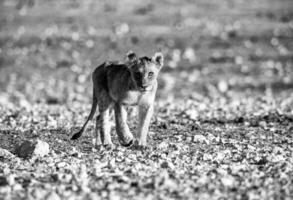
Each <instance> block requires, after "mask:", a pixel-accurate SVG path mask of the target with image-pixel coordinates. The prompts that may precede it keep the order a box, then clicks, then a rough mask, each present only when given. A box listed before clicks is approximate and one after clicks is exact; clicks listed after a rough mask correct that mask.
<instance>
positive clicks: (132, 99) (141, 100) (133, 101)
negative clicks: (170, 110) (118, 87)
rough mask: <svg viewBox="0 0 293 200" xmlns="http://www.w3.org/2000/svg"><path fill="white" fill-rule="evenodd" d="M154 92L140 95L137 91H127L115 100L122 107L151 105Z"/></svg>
mask: <svg viewBox="0 0 293 200" xmlns="http://www.w3.org/2000/svg"><path fill="white" fill-rule="evenodd" d="M154 96H155V91H148V92H145V93H141V92H138V91H127V92H126V93H125V94H124V95H122V96H120V98H119V99H117V100H118V101H119V102H120V103H121V104H123V105H129V106H135V105H140V104H151V103H152V102H153V101H154Z"/></svg>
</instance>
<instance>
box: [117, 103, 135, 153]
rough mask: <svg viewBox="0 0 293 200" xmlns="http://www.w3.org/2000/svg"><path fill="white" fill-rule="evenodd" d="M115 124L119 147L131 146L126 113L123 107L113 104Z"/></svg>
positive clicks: (131, 136) (131, 139)
mask: <svg viewBox="0 0 293 200" xmlns="http://www.w3.org/2000/svg"><path fill="white" fill-rule="evenodd" d="M114 108H115V122H116V132H117V135H118V139H119V142H120V144H121V145H123V146H126V147H128V146H131V145H132V144H133V135H132V134H131V132H130V130H129V127H128V125H127V112H126V110H125V108H124V107H123V105H120V104H119V103H115V107H114Z"/></svg>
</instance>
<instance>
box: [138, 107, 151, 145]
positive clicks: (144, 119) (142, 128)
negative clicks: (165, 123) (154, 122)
mask: <svg viewBox="0 0 293 200" xmlns="http://www.w3.org/2000/svg"><path fill="white" fill-rule="evenodd" d="M153 110H154V106H153V104H142V105H139V107H138V117H139V124H138V129H137V139H138V145H139V146H146V145H147V135H148V131H149V125H150V122H151V118H152V115H153Z"/></svg>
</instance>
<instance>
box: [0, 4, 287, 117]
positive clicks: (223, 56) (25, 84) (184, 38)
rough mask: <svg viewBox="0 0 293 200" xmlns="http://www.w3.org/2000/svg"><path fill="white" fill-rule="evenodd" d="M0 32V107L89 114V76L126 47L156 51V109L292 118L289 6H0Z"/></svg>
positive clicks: (139, 51)
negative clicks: (159, 59) (232, 110)
mask: <svg viewBox="0 0 293 200" xmlns="http://www.w3.org/2000/svg"><path fill="white" fill-rule="evenodd" d="M0 27H1V29H0V105H1V108H2V109H5V108H15V107H16V106H19V107H21V108H22V107H24V108H30V107H31V106H32V105H34V104H45V105H65V106H68V107H71V108H75V107H76V108H78V107H80V106H82V105H86V107H87V108H89V106H90V104H89V103H90V102H91V95H92V94H91V91H92V89H91V87H92V85H91V84H92V83H91V76H90V75H91V72H92V71H93V70H94V68H95V67H96V66H98V65H99V64H101V63H103V62H104V61H105V60H123V59H124V56H125V54H126V52H127V51H128V50H130V49H131V50H133V51H134V52H136V53H137V54H138V55H140V56H145V55H147V56H152V55H153V54H154V53H155V51H158V50H159V51H162V52H163V53H164V55H165V66H164V68H163V69H162V73H161V75H160V78H159V79H160V80H159V85H160V86H159V91H158V95H157V99H158V102H159V103H158V104H159V105H161V104H160V102H161V103H162V105H163V104H166V103H175V102H176V101H178V102H181V101H185V102H186V100H191V102H192V104H193V105H194V106H196V107H197V109H203V110H205V109H208V108H209V107H213V106H214V107H217V108H219V107H221V106H223V105H224V104H225V105H227V106H231V105H232V106H233V105H234V104H235V105H236V106H238V107H239V105H241V104H245V105H248V104H249V106H250V107H253V106H255V102H256V101H258V99H262V100H261V102H268V104H267V105H269V106H273V107H270V109H271V108H272V109H275V108H276V107H278V108H280V106H282V111H283V112H289V113H290V112H291V113H292V105H293V102H292V101H293V100H292V99H293V97H292V91H293V66H292V62H293V2H292V0H279V1H275V0H250V1H245V0H223V1H218V0H211V1H205V0H183V1H176V0H162V1H150V0H143V1H142V0H136V1H130V0H121V1H114V0H107V1H106V0H104V1H94V0H85V1H77V0H64V1H56V0H37V1H35V0H23V1H13V0H3V1H1V2H0ZM264 97H266V98H265V99H263V98H264ZM81 103H82V104H81ZM84 103H85V104H84ZM233 103H234V104H233ZM187 106H190V105H189V104H188V105H187ZM274 106H275V107H274ZM243 109H244V110H245V109H247V107H245V108H243ZM252 110H253V109H252ZM256 110H257V109H256Z"/></svg>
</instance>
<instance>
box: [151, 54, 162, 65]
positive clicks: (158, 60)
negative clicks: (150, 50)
mask: <svg viewBox="0 0 293 200" xmlns="http://www.w3.org/2000/svg"><path fill="white" fill-rule="evenodd" d="M152 62H153V63H155V64H156V65H157V66H158V67H159V68H161V67H163V65H164V56H163V54H162V53H161V52H156V53H155V55H154V56H153V57H152Z"/></svg>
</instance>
